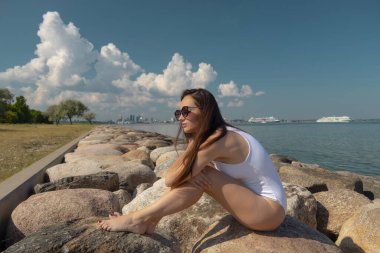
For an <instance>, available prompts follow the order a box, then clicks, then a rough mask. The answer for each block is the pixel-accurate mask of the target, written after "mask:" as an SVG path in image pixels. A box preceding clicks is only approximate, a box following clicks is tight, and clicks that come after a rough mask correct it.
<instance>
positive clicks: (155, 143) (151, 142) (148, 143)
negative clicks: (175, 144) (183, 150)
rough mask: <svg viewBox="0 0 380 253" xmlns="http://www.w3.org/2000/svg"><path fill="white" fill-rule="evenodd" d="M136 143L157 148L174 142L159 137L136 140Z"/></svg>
mask: <svg viewBox="0 0 380 253" xmlns="http://www.w3.org/2000/svg"><path fill="white" fill-rule="evenodd" d="M136 143H137V144H139V145H140V146H146V147H152V149H156V148H159V147H166V146H170V145H171V144H172V143H171V142H168V141H164V140H159V139H146V140H141V141H136Z"/></svg>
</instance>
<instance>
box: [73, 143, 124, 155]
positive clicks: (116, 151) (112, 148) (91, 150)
mask: <svg viewBox="0 0 380 253" xmlns="http://www.w3.org/2000/svg"><path fill="white" fill-rule="evenodd" d="M75 152H76V153H79V154H83V155H122V154H123V153H124V152H125V151H124V150H123V148H122V147H121V146H120V145H115V144H95V145H88V146H80V147H78V148H77V149H76V150H75Z"/></svg>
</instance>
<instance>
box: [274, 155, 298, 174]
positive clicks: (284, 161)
mask: <svg viewBox="0 0 380 253" xmlns="http://www.w3.org/2000/svg"><path fill="white" fill-rule="evenodd" d="M269 156H270V159H271V160H272V162H273V164H274V165H275V166H276V168H277V171H278V170H279V169H280V168H281V167H282V166H288V165H290V164H292V162H293V161H297V159H295V158H293V157H289V156H284V155H278V154H270V155H269Z"/></svg>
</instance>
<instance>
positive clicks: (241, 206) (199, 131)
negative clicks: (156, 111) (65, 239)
mask: <svg viewBox="0 0 380 253" xmlns="http://www.w3.org/2000/svg"><path fill="white" fill-rule="evenodd" d="M180 108H181V110H177V111H176V112H175V116H176V118H177V120H179V122H180V125H181V127H182V130H183V132H184V134H185V137H186V140H187V144H188V145H187V148H186V151H185V153H184V154H183V155H182V156H181V157H179V159H177V161H176V162H175V163H174V164H173V165H172V166H171V167H170V168H169V169H168V172H167V175H166V177H165V183H166V186H168V187H170V188H171V189H170V191H168V192H167V193H166V194H165V195H163V196H162V197H161V198H160V199H158V200H157V201H156V202H154V203H153V204H151V205H150V206H147V207H146V208H144V209H142V210H139V211H137V212H134V213H131V214H128V215H119V214H116V215H110V219H109V220H103V221H99V222H98V223H99V227H100V228H102V229H104V230H107V231H130V232H133V233H138V234H144V233H148V234H150V233H153V231H154V229H155V227H156V225H157V223H158V222H159V221H160V219H161V218H162V217H164V216H166V215H169V214H173V213H176V212H179V211H181V210H183V209H185V208H187V207H190V206H191V205H193V204H194V203H196V202H197V201H198V200H199V198H200V197H201V196H202V194H203V193H204V192H205V193H207V194H209V195H210V196H211V197H213V198H214V199H215V200H216V201H218V202H219V203H220V204H221V205H222V206H223V207H224V208H225V209H226V210H227V211H228V212H229V213H230V214H231V215H233V216H234V217H235V218H236V219H237V220H238V221H239V222H240V223H241V224H242V225H244V226H245V227H247V228H249V229H253V230H259V231H270V230H274V229H276V228H277V227H278V226H279V225H280V224H281V223H282V221H283V220H284V218H285V213H286V197H285V193H284V189H283V187H282V184H281V181H280V179H279V176H278V174H277V171H276V169H275V167H274V165H273V163H272V161H271V160H270V158H269V156H268V154H267V153H266V151H265V150H264V148H263V147H262V146H261V145H260V144H259V143H258V142H257V141H256V140H255V139H254V138H253V137H252V136H250V135H249V134H247V133H245V132H243V131H241V130H238V129H236V128H233V127H232V126H230V125H228V124H227V123H226V122H225V121H224V120H223V118H222V115H221V114H220V111H219V108H218V105H217V102H216V100H215V98H214V96H213V95H212V94H211V93H210V92H209V91H207V90H205V89H190V90H185V91H184V92H183V94H182V96H181V103H180ZM177 139H178V136H177ZM237 196H238V197H237Z"/></svg>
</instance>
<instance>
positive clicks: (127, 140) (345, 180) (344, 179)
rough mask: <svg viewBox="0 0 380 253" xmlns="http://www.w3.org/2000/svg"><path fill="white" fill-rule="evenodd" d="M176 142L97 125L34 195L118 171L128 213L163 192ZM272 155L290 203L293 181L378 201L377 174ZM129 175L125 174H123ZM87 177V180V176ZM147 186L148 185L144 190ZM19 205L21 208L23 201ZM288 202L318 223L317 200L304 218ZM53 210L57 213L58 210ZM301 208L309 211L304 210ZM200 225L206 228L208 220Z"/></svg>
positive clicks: (312, 188)
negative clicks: (332, 168)
mask: <svg viewBox="0 0 380 253" xmlns="http://www.w3.org/2000/svg"><path fill="white" fill-rule="evenodd" d="M172 140H173V139H172V137H169V136H164V135H161V134H158V133H154V132H145V131H142V130H135V129H128V128H126V127H125V126H115V125H113V126H112V125H111V126H98V127H96V128H95V129H93V130H92V131H90V134H89V135H88V136H87V137H86V138H82V139H81V140H80V141H79V143H78V146H77V149H76V150H75V151H74V152H73V153H68V154H66V155H65V163H63V164H60V165H56V166H53V167H55V168H56V169H54V168H53V167H52V168H49V169H48V170H47V175H48V178H50V179H53V178H55V179H54V180H52V183H54V182H60V185H57V184H56V186H54V187H56V188H54V189H55V190H53V191H49V192H44V193H37V194H33V195H35V196H37V195H38V196H42V195H43V194H45V195H46V194H48V193H49V194H54V193H57V192H59V191H63V192H64V191H68V190H65V189H72V188H70V186H67V185H66V186H62V184H63V183H65V182H64V181H66V183H67V182H68V181H67V180H64V179H65V178H66V177H67V176H70V175H71V177H74V178H77V177H78V178H79V177H81V175H93V173H103V172H107V173H111V174H112V173H114V174H116V175H118V177H119V180H120V181H118V184H119V187H118V188H119V190H124V191H126V192H127V193H128V194H129V196H130V200H129V201H130V202H131V203H130V204H128V203H125V201H124V202H120V199H119V201H118V203H119V204H120V208H122V207H123V208H122V209H123V213H124V212H125V208H127V209H128V208H132V207H131V206H133V204H132V203H136V202H138V201H139V199H142V198H143V199H145V198H151V195H152V192H151V191H153V190H154V188H157V187H158V188H157V189H156V190H154V191H155V192H157V191H158V192H160V190H159V189H161V188H160V187H162V186H158V185H157V184H158V183H159V182H161V181H162V180H160V178H162V177H164V175H165V170H166V169H167V168H168V166H170V162H173V159H174V160H175V157H176V155H178V154H176V153H175V152H173V151H169V150H174V149H171V148H170V146H171V145H172V143H173V142H172ZM182 148H183V147H182ZM161 150H162V153H161V154H160V155H158V154H157V153H158V151H160V152H161ZM271 157H272V161H273V162H274V163H275V165H276V167H277V169H278V171H279V174H280V178H281V180H282V182H283V183H284V184H285V182H286V184H285V185H286V186H285V188H286V191H287V197H288V205H289V203H293V202H289V201H291V199H292V198H294V196H295V195H297V196H299V197H297V198H300V197H301V195H298V194H299V193H295V192H294V189H295V188H294V187H295V186H291V185H297V187H304V188H303V189H304V190H302V191H303V192H305V191H307V192H309V193H308V194H309V195H308V196H313V195H315V196H319V195H320V193H321V192H326V193H328V192H331V193H332V194H336V193H334V192H336V191H340V192H341V191H343V192H345V193H344V194H346V195H347V194H348V195H347V196H349V197H350V196H356V195H357V197H356V198H358V199H361V200H360V201H362V202H361V203H363V205H364V203H374V201H372V200H373V199H378V198H379V197H380V189H378V187H377V188H376V186H377V185H380V184H379V182H380V180H379V179H377V178H376V177H371V176H361V175H359V174H355V173H350V172H340V173H335V172H332V171H329V170H326V169H324V168H321V167H320V166H319V165H316V164H305V163H302V162H299V161H297V160H295V159H292V158H289V157H286V156H282V155H271ZM84 162H86V164H87V165H86V166H84V167H86V168H87V169H88V167H89V166H90V165H91V166H93V170H92V171H84V174H83V173H79V174H78V171H79V169H78V168H81V164H83V163H84ZM70 164H71V165H73V164H76V165H75V166H76V167H75V168H76V169H75V170H72V169H70V168H71V167H70V166H69V165H70ZM62 166H63V167H62ZM65 166H66V167H65ZM120 166H121V167H120ZM131 166H132V167H131ZM122 168H123V169H122ZM132 168H134V169H132ZM137 168H138V169H137ZM62 169H65V170H62ZM133 170H137V171H138V172H136V173H138V174H139V175H140V177H139V179H138V178H136V176H131V175H130V174H128V173H132V172H128V171H133ZM57 173H58V174H57ZM70 173H71V174H70ZM125 173H127V174H125ZM152 173H153V174H152ZM132 174H133V173H132ZM141 175H144V177H142V176H141ZM61 179H62V180H63V181H62V180H61ZM86 180H88V177H87V179H86ZM130 180H132V181H130ZM136 180H137V181H136ZM61 181H62V182H61ZM74 181H75V180H74ZM70 182H72V181H70ZM86 182H87V181H86ZM46 183H48V182H46ZM140 184H148V185H149V184H150V186H148V185H146V186H145V188H144V189H143V190H140V191H141V192H140V193H136V195H135V196H134V197H133V194H134V192H135V191H136V190H137V188H138V187H140ZM152 184H153V186H152ZM289 184H290V185H289ZM77 186H78V185H77ZM49 187H51V183H50V186H49ZM57 187H58V188H57ZM59 187H61V188H59ZM62 187H63V188H62ZM65 187H68V188H65ZM146 187H148V188H146ZM289 187H290V188H289ZM80 188H81V187H79V188H76V189H75V190H74V189H73V190H72V191H80V190H81V189H80ZM90 188H91V187H90ZM98 189H99V188H98ZM113 189H114V188H113ZM290 189H292V190H290ZM82 190H84V189H82ZM114 190H115V189H114ZM326 190H327V191H326ZM99 191H100V190H99ZM102 191H104V190H102ZM289 191H293V193H292V194H290V192H289ZM297 191H298V190H297ZM63 192H62V193H63ZM111 193H112V192H110V193H109V194H111ZM124 193H125V192H124ZM127 193H125V194H126V196H128V194H127ZM145 193H146V194H145ZM40 194H42V195H40ZM70 194H71V193H70ZM113 194H116V193H115V192H113ZM144 194H145V195H146V196H145V197H144ZM294 194H295V195H294ZM318 194H319V195H318ZM340 194H341V193H340ZM344 194H343V195H344ZM371 194H372V195H371ZM33 195H32V196H33ZM341 195H342V194H341ZM32 196H31V197H30V198H29V199H28V201H32V199H33V198H34V197H32ZM110 196H114V195H112V194H111V195H110ZM139 196H140V197H139ZM360 196H363V197H360ZM112 198H114V197H112ZM127 198H128V197H127ZM363 198H364V199H363ZM308 199H310V197H308ZM365 199H368V200H365ZM371 199H372V200H371ZM28 201H25V202H28ZM110 201H111V200H110ZM112 201H114V200H112ZM145 201H146V200H145ZM298 201H299V200H298ZM305 201H306V200H305ZM320 201H322V200H320ZM45 202H49V201H47V200H46V201H45ZM314 202H315V200H314ZM314 202H313V203H314ZM322 202H323V201H322ZM119 204H118V205H119ZM24 205H26V204H24ZM313 205H314V204H313ZM327 205H328V203H327ZM20 206H22V204H21V205H20ZM290 206H291V208H293V209H292V210H289V208H288V215H290V217H295V218H297V219H298V220H301V221H303V222H305V223H306V224H308V225H309V226H315V227H316V226H317V223H318V222H317V221H316V220H315V219H316V217H315V215H316V211H317V210H316V209H317V206H316V202H315V207H314V209H313V210H314V211H312V210H309V211H307V212H308V214H307V216H308V218H305V217H303V218H302V216H303V215H305V214H303V215H301V216H300V214H295V213H297V212H299V210H300V209H302V210H303V206H304V204H303V205H301V206H294V205H293V204H290ZM140 207H141V206H140ZM18 208H19V207H17V208H16V209H15V210H16V213H18V215H19V216H20V215H21V216H23V212H20V211H17V210H18ZM329 208H330V207H329ZM215 210H216V209H215ZM297 210H298V211H297ZM193 211H194V210H193ZM379 211H380V209H379ZM51 212H55V211H54V208H53V210H52V211H51ZM68 212H69V211H68ZM194 212H196V211H194ZM302 212H305V210H304V211H302ZM330 212H332V211H330ZM313 213H314V214H313ZM332 213H333V212H332ZM71 215H74V216H75V215H76V213H73V214H71ZM93 215H95V216H99V215H101V213H94V214H93ZM198 215H199V214H198ZM220 215H222V213H220ZM174 216H175V215H174ZM313 216H314V218H310V217H313ZM12 217H13V218H12V219H13V221H12V224H13V225H15V224H21V223H18V221H17V219H16V217H17V215H16V216H14V215H13V214H12ZM215 217H219V216H215ZM82 218H85V217H82ZM15 219H16V220H15ZM18 219H20V218H18ZM28 219H32V220H33V219H34V217H29V218H28ZM289 219H290V218H289ZM310 219H311V220H313V219H314V222H311V221H310ZM215 221H216V220H215ZM41 222H42V221H41V220H39V222H38V223H41ZM54 222H57V221H54ZM61 222H62V221H61ZM199 222H200V221H199ZM203 222H204V221H203ZM287 222H290V223H292V222H296V221H293V218H291V219H290V220H288V218H287V221H286V223H287ZM42 223H43V224H45V223H44V222H42ZM46 223H49V222H47V221H46ZM36 224H37V223H36ZM53 224H54V223H53ZM202 224H203V223H202ZM207 224H208V223H207ZM13 225H12V226H13ZM209 225H210V224H209ZM209 225H206V227H205V228H207V227H208V226H209ZM15 226H16V227H17V226H18V225H15ZM20 226H21V227H18V229H21V230H22V225H20ZM67 226H69V225H67ZM202 226H203V227H204V226H205V224H204V225H202ZM41 229H42V230H43V228H41ZM284 229H285V228H284ZM305 229H306V228H305ZM319 230H321V228H319ZM165 231H166V230H165ZM169 231H170V230H168V232H169ZM281 231H282V230H281ZM323 231H324V230H323V229H322V232H323ZM177 232H178V231H177ZM45 233H46V232H45ZM284 233H286V231H284ZM300 233H301V232H300ZM28 234H29V233H27V234H26V238H25V239H23V240H28V238H29V235H28ZM325 235H326V236H328V237H330V239H331V238H335V239H337V238H338V236H337V234H336V232H334V233H333V234H331V232H328V231H326V232H325ZM7 236H12V233H11V232H10V231H9V225H8V232H7ZM172 236H174V235H172ZM250 236H252V237H254V236H258V235H256V234H255V233H253V234H251V235H250ZM315 236H316V235H315ZM1 239H2V240H3V238H1ZM34 239H35V238H34ZM272 239H273V238H272ZM274 240H275V239H274ZM289 240H290V239H289ZM116 241H117V240H116ZM190 241H192V240H190ZM319 241H320V242H321V243H322V242H323V243H327V241H325V239H323V240H322V239H319ZM327 244H328V245H330V246H331V244H330V243H327ZM15 245H16V246H17V245H18V244H17V243H16V244H15ZM15 245H14V246H15ZM186 245H188V244H187V243H184V244H181V245H179V247H180V248H182V249H184V248H186V247H188V246H186ZM14 246H12V247H14ZM45 246H46V245H45ZM325 246H326V245H325ZM325 246H324V247H325ZM330 246H329V247H330ZM331 247H333V246H331ZM5 252H7V251H5ZM296 252H298V251H296ZM334 252H335V251H334Z"/></svg>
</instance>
